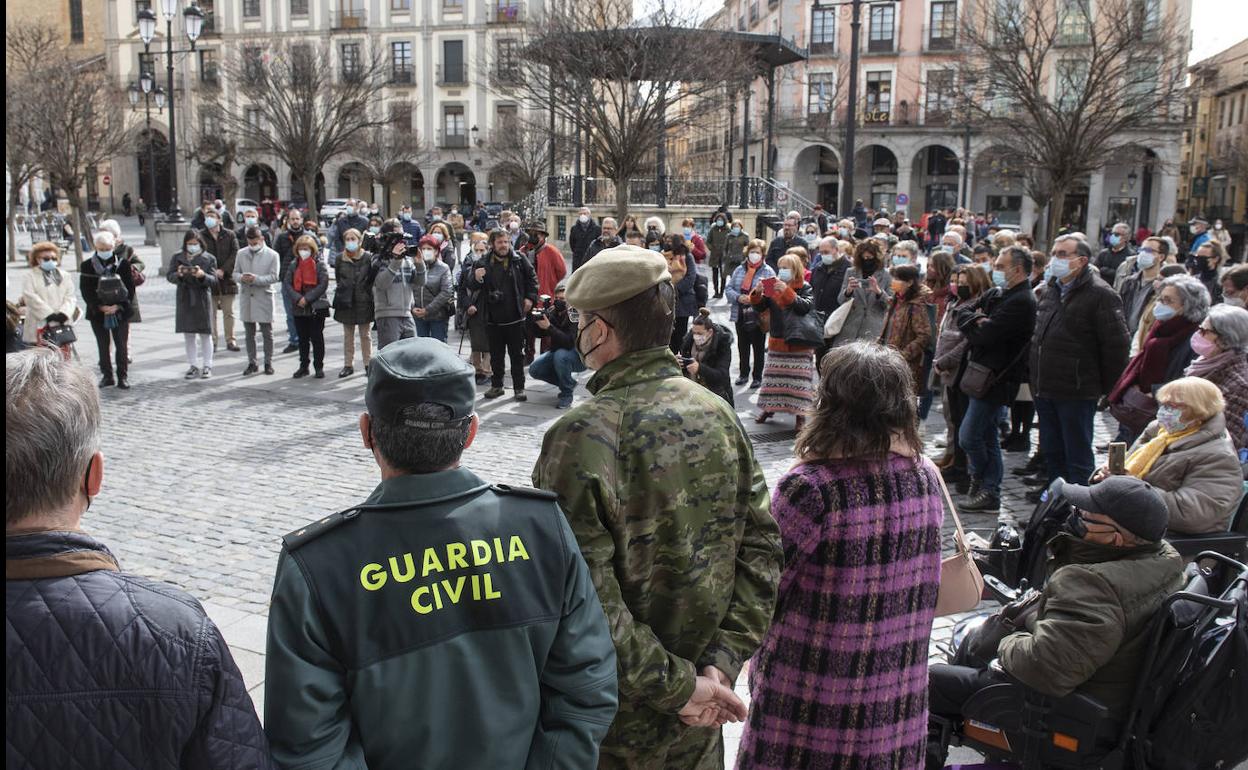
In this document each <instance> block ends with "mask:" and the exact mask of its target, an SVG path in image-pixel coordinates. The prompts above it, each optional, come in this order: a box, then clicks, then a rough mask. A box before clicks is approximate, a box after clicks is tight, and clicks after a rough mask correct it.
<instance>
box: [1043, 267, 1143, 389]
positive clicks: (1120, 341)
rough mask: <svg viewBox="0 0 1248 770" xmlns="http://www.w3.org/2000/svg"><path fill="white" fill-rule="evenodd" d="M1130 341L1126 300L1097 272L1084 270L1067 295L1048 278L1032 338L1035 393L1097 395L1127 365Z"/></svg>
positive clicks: (1112, 382) (1054, 280)
mask: <svg viewBox="0 0 1248 770" xmlns="http://www.w3.org/2000/svg"><path fill="white" fill-rule="evenodd" d="M1130 349H1131V339H1130V336H1129V335H1128V333H1127V322H1126V319H1125V318H1124V317H1123V314H1122V299H1121V298H1120V297H1119V296H1118V292H1116V291H1114V289H1113V287H1111V286H1110V285H1109V284H1107V283H1105V281H1103V280H1101V277H1100V276H1099V275H1097V274H1096V271H1095V270H1090V269H1088V268H1084V271H1083V273H1082V274H1081V275H1080V276H1079V277H1078V278H1076V279H1075V280H1074V281H1073V282H1072V283H1071V284H1070V286H1069V287H1067V289H1066V293H1065V294H1064V295H1063V294H1062V291H1061V289H1060V288H1059V287H1058V279H1056V278H1053V279H1050V280H1049V283H1048V285H1047V286H1046V287H1045V290H1044V296H1042V297H1041V298H1040V306H1039V308H1038V309H1037V312H1036V331H1035V334H1034V335H1033V336H1032V340H1031V353H1030V358H1031V372H1030V374H1031V391H1032V394H1033V395H1034V396H1037V397H1039V398H1053V399H1085V400H1086V399H1097V398H1100V397H1101V396H1103V395H1105V394H1107V393H1109V392H1110V391H1111V390H1113V388H1114V384H1115V383H1117V382H1118V377H1119V376H1121V375H1122V370H1123V369H1125V368H1126V365H1127V355H1128V353H1129V352H1130Z"/></svg>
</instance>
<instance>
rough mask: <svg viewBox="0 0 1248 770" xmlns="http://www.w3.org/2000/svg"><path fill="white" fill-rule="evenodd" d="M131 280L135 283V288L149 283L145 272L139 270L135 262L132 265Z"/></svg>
mask: <svg viewBox="0 0 1248 770" xmlns="http://www.w3.org/2000/svg"><path fill="white" fill-rule="evenodd" d="M130 280H132V281H133V282H134V286H135V288H138V287H140V286H142V285H143V284H145V283H147V276H146V275H144V274H143V271H142V270H140V269H139V266H138V265H136V264H134V263H133V262H132V263H130Z"/></svg>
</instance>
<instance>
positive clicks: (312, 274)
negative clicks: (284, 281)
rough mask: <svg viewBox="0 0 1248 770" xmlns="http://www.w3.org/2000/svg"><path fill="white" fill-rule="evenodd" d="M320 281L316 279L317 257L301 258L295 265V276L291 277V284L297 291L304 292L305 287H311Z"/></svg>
mask: <svg viewBox="0 0 1248 770" xmlns="http://www.w3.org/2000/svg"><path fill="white" fill-rule="evenodd" d="M317 283H318V281H317V279H316V257H308V258H307V259H300V260H299V263H298V264H297V265H296V266H295V277H294V278H292V279H291V281H290V284H291V286H293V287H294V289H295V291H296V292H297V293H299V294H302V293H303V291H304V289H310V288H312V287H313V286H316V284H317Z"/></svg>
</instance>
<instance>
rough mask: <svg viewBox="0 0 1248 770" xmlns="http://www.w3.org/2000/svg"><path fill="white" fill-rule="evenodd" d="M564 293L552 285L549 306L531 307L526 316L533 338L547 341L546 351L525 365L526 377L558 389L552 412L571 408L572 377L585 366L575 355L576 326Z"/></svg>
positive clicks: (564, 287) (562, 286)
mask: <svg viewBox="0 0 1248 770" xmlns="http://www.w3.org/2000/svg"><path fill="white" fill-rule="evenodd" d="M566 290H567V287H566V286H565V285H564V284H562V283H561V284H559V285H558V286H556V287H555V296H554V299H553V300H552V301H551V302H550V303H549V306H547V307H538V308H534V309H533V310H532V311H530V317H529V323H530V325H531V327H532V329H533V336H535V337H539V338H547V337H549V338H550V350H548V351H546V352H545V353H542V354H541V355H540V356H538V357H537V358H535V359H533V363H531V364H529V376H530V377H532V378H534V379H537V380H541V381H542V382H549V383H550V384H551V385H554V386H556V387H558V388H559V401H558V403H557V404H555V408H556V409H567V408H569V407H571V406H572V391H573V390H575V389H576V377H575V376H574V375H575V374H576V373H577V372H583V371H585V364H584V363H583V362H582V361H581V357H580V355H579V354H578V353H577V352H576V324H575V323H573V322H572V319H570V318H569V317H568V300H567V297H566ZM543 299H547V298H546V297H543ZM543 304H545V303H543Z"/></svg>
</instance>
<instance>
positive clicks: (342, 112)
mask: <svg viewBox="0 0 1248 770" xmlns="http://www.w3.org/2000/svg"><path fill="white" fill-rule="evenodd" d="M363 45H364V44H361V46H363ZM239 48H240V54H239V55H237V56H234V57H231V58H228V59H226V60H225V61H224V62H223V63H222V70H223V72H224V75H225V78H226V81H227V82H231V83H236V84H238V88H237V93H239V94H240V95H243V96H245V97H247V101H246V102H245V103H243V104H241V105H236V106H235V107H234V108H233V109H225V110H222V111H221V112H220V118H221V128H222V130H223V131H224V132H225V133H226V134H229V135H233V136H235V137H237V139H238V141H239V142H240V143H241V146H243V147H246V148H248V149H249V150H254V151H257V152H262V153H271V154H273V155H275V156H277V157H278V158H280V159H281V160H283V161H284V162H285V163H286V164H287V165H288V166H290V170H291V173H292V174H294V175H295V176H296V177H297V178H298V179H299V180H301V181H302V183H303V190H304V194H305V195H306V196H307V198H308V204H309V206H310V207H311V208H313V209H315V208H317V207H318V206H319V205H320V201H318V200H316V178H317V175H318V174H320V173H321V169H323V168H324V167H325V164H326V163H327V162H328V161H329V160H331V159H332V158H335V157H337V156H339V155H343V154H346V153H350V152H352V151H353V150H354V149H355V148H356V147H357V146H358V144H359V143H360V142H361V141H362V140H363V138H364V137H365V135H366V134H367V132H368V131H369V130H371V129H373V128H378V127H382V126H384V125H386V120H385V117H384V116H381V115H374V114H373V111H371V110H370V109H369V108H370V106H372V104H373V103H374V102H375V101H376V100H377V93H378V91H379V89H381V88H382V87H383V85H384V75H385V71H386V65H385V63H384V61H383V60H382V58H381V55H380V54H379V53H378V52H377V51H376V50H373V49H371V48H370V49H369V50H367V51H361V52H360V53H359V56H358V57H357V58H355V59H354V60H352V61H347V60H342V61H337V60H336V59H335V56H334V49H333V47H332V46H330V45H328V44H324V43H312V42H307V41H303V40H300V41H296V42H291V41H287V40H270V39H268V38H266V39H264V40H257V41H254V42H248V41H244V42H242V43H241V44H240V47H239ZM335 61H337V64H336V65H335V64H334V63H333V62H335Z"/></svg>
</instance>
